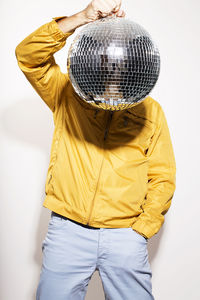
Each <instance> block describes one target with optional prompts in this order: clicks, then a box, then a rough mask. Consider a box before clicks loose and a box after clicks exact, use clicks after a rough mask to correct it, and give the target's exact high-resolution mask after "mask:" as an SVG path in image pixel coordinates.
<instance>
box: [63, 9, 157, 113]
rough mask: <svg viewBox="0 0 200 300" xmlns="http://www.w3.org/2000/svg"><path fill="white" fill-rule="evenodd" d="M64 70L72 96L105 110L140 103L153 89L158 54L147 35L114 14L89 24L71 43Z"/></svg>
mask: <svg viewBox="0 0 200 300" xmlns="http://www.w3.org/2000/svg"><path fill="white" fill-rule="evenodd" d="M67 71H68V74H69V79H70V81H71V83H72V86H73V88H74V91H75V93H77V94H78V95H79V96H80V97H81V99H83V101H86V102H87V103H90V104H91V105H93V106H94V107H96V108H99V109H104V110H123V109H127V108H131V107H132V106H135V105H136V104H138V103H139V102H141V101H143V100H144V99H145V98H146V97H147V96H148V95H149V93H150V92H151V90H152V89H153V87H154V86H155V84H156V82H157V80H158V76H159V72H160V55H159V51H158V48H157V46H156V45H155V43H154V42H153V41H152V38H151V36H150V35H149V33H148V32H147V31H146V30H145V29H144V28H143V27H142V26H140V25H139V24H137V23H135V22H133V21H130V20H128V19H125V18H121V17H117V16H116V15H114V16H113V15H112V16H108V17H105V18H101V19H98V20H97V21H94V22H91V23H88V24H87V25H85V26H84V28H83V29H82V30H81V31H80V32H79V33H78V34H77V35H76V37H75V38H74V40H73V41H72V43H71V45H70V47H69V51H68V57H67Z"/></svg>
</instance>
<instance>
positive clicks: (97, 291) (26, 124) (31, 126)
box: [1, 97, 164, 300]
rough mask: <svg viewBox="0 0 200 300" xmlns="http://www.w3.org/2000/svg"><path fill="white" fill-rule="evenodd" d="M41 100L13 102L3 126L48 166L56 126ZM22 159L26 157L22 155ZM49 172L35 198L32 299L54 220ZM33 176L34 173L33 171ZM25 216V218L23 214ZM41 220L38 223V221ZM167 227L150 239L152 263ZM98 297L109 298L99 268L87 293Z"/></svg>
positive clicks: (88, 299) (92, 297)
mask: <svg viewBox="0 0 200 300" xmlns="http://www.w3.org/2000/svg"><path fill="white" fill-rule="evenodd" d="M38 99H40V98H38ZM37 101H38V100H37V97H36V98H34V99H23V100H20V101H18V102H16V104H14V105H12V106H11V107H10V108H9V109H8V108H7V109H6V110H5V111H4V112H3V114H2V115H1V127H2V131H4V133H5V135H6V136H7V137H8V138H10V139H11V140H14V139H16V140H17V141H18V142H19V143H20V142H22V143H26V144H28V145H29V146H30V147H37V148H38V149H39V150H41V152H43V153H44V155H46V159H47V163H46V166H47V167H48V163H49V158H50V145H51V140H52V133H51V131H50V130H52V129H50V126H51V124H52V126H54V124H53V115H52V121H51V120H50V118H49V116H48V115H47V113H46V112H45V110H43V109H42V110H40V107H39V105H38V104H37ZM40 101H41V100H40ZM41 103H42V102H41ZM42 105H43V104H42ZM46 109H47V110H49V108H48V107H46ZM22 156H23V154H22ZM18 159H22V158H20V157H19V158H18ZM38 168H39V166H38ZM46 172H47V169H46V171H45V175H44V183H43V187H42V191H41V190H38V197H37V199H35V201H38V200H39V201H40V202H41V210H40V214H39V217H38V214H37V216H36V218H35V219H34V224H33V227H34V226H35V236H33V240H34V241H35V249H34V257H33V260H34V263H35V264H36V265H37V266H38V274H37V277H36V278H35V281H34V285H33V289H32V290H31V291H28V294H29V295H32V297H31V298H30V299H32V300H35V292H36V288H37V284H38V281H39V275H40V269H41V264H42V248H41V246H42V241H43V240H44V238H45V235H46V232H47V228H48V222H49V219H50V211H49V210H48V209H45V208H44V207H43V206H42V202H43V199H44V196H45V179H46ZM29 176H31V175H30V174H29ZM41 194H43V197H41ZM20 197H21V195H20ZM24 197H25V195H24ZM40 197H41V199H40ZM25 201H27V200H26V199H22V203H23V202H24V203H25ZM19 210H20V208H19V207H18V206H17V205H16V214H18V213H20V211H19ZM27 213H28V211H27ZM21 217H22V218H23V216H21ZM37 222H38V224H36V223H37ZM163 230H164V225H163V226H162V228H161V229H160V231H159V233H158V234H157V235H155V236H153V237H152V238H151V239H150V240H149V241H148V250H149V261H150V264H151V265H152V262H153V260H154V257H155V256H156V253H157V251H158V248H159V243H160V241H161V239H160V237H161V236H162V233H163ZM12 234H13V233H12ZM19 247H20V245H19ZM28 251H29V249H27V252H28ZM16 259H17V258H16ZM29 269H30V270H31V269H32V266H30V268H29ZM94 298H95V299H96V300H100V299H105V298H104V292H103V288H102V284H101V280H100V277H99V274H98V271H95V272H94V273H93V276H92V278H91V280H90V282H89V286H88V291H87V295H86V300H93V299H94Z"/></svg>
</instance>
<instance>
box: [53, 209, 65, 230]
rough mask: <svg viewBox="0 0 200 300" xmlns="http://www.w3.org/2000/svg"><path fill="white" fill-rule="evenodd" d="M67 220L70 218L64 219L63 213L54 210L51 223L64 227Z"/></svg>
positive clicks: (54, 225)
mask: <svg viewBox="0 0 200 300" xmlns="http://www.w3.org/2000/svg"><path fill="white" fill-rule="evenodd" d="M67 221H68V219H64V218H62V216H61V215H59V214H56V213H54V212H52V213H51V218H50V221H49V225H50V226H53V227H63V226H64V225H65V224H66V223H67Z"/></svg>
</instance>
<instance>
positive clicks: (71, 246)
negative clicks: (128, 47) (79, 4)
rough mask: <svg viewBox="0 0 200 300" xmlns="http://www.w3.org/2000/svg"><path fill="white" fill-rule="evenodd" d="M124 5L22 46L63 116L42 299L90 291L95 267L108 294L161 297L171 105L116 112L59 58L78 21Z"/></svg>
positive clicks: (114, 2) (39, 87) (87, 13)
mask: <svg viewBox="0 0 200 300" xmlns="http://www.w3.org/2000/svg"><path fill="white" fill-rule="evenodd" d="M120 7H121V1H119V0H93V1H91V2H90V3H89V5H88V6H87V7H86V8H85V9H84V10H83V11H81V12H79V13H77V14H74V15H73V16H70V17H58V18H53V20H52V21H51V22H49V23H47V24H44V25H42V26H41V27H39V28H38V29H37V30H35V31H34V32H33V33H31V34H30V35H29V36H27V37H26V38H25V39H24V40H23V41H22V42H21V43H20V44H19V45H18V46H17V47H16V57H17V60H18V65H19V67H20V68H21V70H22V71H23V73H24V74H25V76H26V78H27V79H28V80H29V82H30V83H31V85H32V86H33V87H34V89H35V90H36V91H37V93H38V94H39V95H40V97H41V98H42V99H43V100H44V102H45V103H46V104H47V105H48V107H49V108H50V109H51V111H52V113H53V118H54V124H55V130H54V135H53V141H52V148H51V157H50V163H49V168H48V172H47V179H46V184H45V193H46V197H45V200H44V203H43V206H44V207H47V208H48V209H50V210H51V211H52V214H51V219H50V222H49V226H48V232H47V235H46V237H45V239H44V241H43V243H42V250H43V264H42V269H41V274H40V281H39V284H38V288H37V293H36V298H37V300H64V299H65V300H67V299H70V300H71V299H73V300H76V299H77V300H80V299H84V297H85V294H86V291H87V286H88V283H89V280H90V278H91V276H92V274H93V273H94V271H95V270H98V271H99V273H100V277H101V280H102V284H103V289H104V292H105V297H106V299H109V300H134V299H135V300H152V299H154V297H153V295H152V285H151V277H152V272H151V267H150V264H149V261H148V250H147V242H148V239H149V238H151V237H152V236H153V235H154V234H156V233H157V232H158V231H159V229H160V228H161V226H162V224H163V222H164V214H166V212H167V211H168V209H169V207H170V205H171V200H172V197H173V194H174V191H175V173H176V166H175V159H174V153H173V148H172V144H171V139H170V134H169V130H168V126H167V121H166V118H165V115H164V112H163V110H162V108H161V106H160V104H159V103H158V102H157V101H156V100H154V99H153V98H151V97H147V98H146V99H145V100H144V101H142V102H141V103H140V104H137V105H136V106H135V107H133V108H131V109H127V110H123V111H115V112H114V113H113V112H110V111H106V110H101V109H95V108H94V107H93V106H92V105H91V104H89V103H86V102H85V101H83V100H82V99H81V98H80V97H79V96H78V95H77V94H76V92H75V90H74V89H73V87H72V85H71V83H70V80H69V76H68V74H67V73H66V74H63V73H62V72H61V71H60V68H59V66H58V65H57V64H56V62H55V60H54V57H53V54H54V53H55V52H56V51H58V50H60V49H61V48H62V47H64V45H65V43H66V39H67V37H69V36H70V35H71V34H72V33H73V32H74V31H75V29H76V28H77V27H79V26H81V25H84V24H87V23H89V22H92V21H95V20H97V19H98V18H101V17H105V16H108V15H110V14H112V13H115V14H117V16H121V17H123V16H125V13H124V11H122V10H121V9H120Z"/></svg>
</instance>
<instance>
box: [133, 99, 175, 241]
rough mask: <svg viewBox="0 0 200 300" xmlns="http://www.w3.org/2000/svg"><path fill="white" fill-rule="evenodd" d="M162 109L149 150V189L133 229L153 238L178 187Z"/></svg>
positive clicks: (168, 134)
mask: <svg viewBox="0 0 200 300" xmlns="http://www.w3.org/2000/svg"><path fill="white" fill-rule="evenodd" d="M159 107H160V110H159V111H160V113H159V122H158V126H157V129H156V131H155V133H154V135H153V137H152V141H151V144H150V146H149V149H148V164H149V165H148V184H147V185H148V189H147V194H146V197H145V201H144V203H143V205H142V209H143V212H142V213H141V214H140V215H139V216H138V218H137V219H136V221H135V223H134V224H133V225H132V229H134V230H135V231H137V232H138V233H140V234H141V235H143V236H144V237H145V238H147V239H148V238H151V237H152V236H153V235H154V234H156V233H157V232H158V231H159V230H160V228H161V226H162V224H163V223H164V215H165V214H166V213H167V211H168V210H169V208H170V206H171V201H172V198H173V195H174V191H175V186H176V163H175V157H174V152H173V147H172V142H171V137H170V133H169V129H168V125H167V121H166V118H165V115H164V112H163V110H162V108H161V106H160V105H159Z"/></svg>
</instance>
